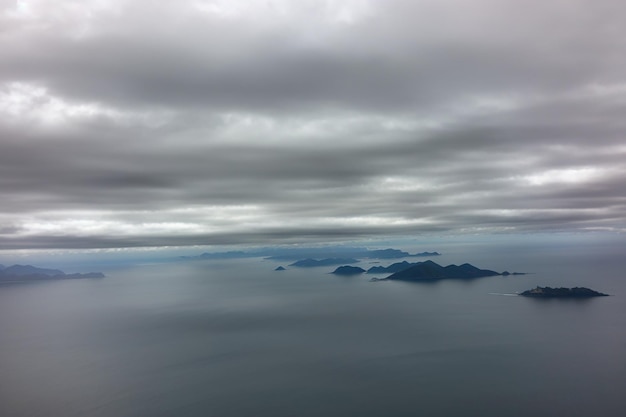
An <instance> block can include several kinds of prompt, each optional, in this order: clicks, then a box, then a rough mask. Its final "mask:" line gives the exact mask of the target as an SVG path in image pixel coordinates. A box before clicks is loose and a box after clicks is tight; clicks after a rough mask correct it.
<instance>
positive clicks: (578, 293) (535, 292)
mask: <svg viewBox="0 0 626 417" xmlns="http://www.w3.org/2000/svg"><path fill="white" fill-rule="evenodd" d="M520 295H521V296H524V297H535V298H588V297H606V296H608V294H603V293H601V292H597V291H594V290H591V289H589V288H585V287H574V288H550V287H536V288H533V289H532V290H528V291H524V292H522V293H520Z"/></svg>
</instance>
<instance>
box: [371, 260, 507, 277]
mask: <svg viewBox="0 0 626 417" xmlns="http://www.w3.org/2000/svg"><path fill="white" fill-rule="evenodd" d="M497 275H501V274H500V273H499V272H495V271H491V270H489V269H479V268H477V267H475V266H474V265H470V264H468V263H466V264H463V265H448V266H441V265H439V264H437V263H435V262H433V261H424V262H418V263H416V264H414V265H413V266H410V267H408V268H407V269H404V270H402V271H399V272H396V273H393V274H391V275H389V276H388V277H387V278H383V279H382V280H389V281H434V280H439V279H472V278H482V277H492V276H497Z"/></svg>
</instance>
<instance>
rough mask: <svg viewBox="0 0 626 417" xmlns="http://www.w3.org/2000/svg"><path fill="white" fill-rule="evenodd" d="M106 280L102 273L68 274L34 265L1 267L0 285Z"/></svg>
mask: <svg viewBox="0 0 626 417" xmlns="http://www.w3.org/2000/svg"><path fill="white" fill-rule="evenodd" d="M84 278H104V274H103V273H102V272H87V273H73V274H66V273H65V272H63V271H61V270H59V269H49V268H38V267H36V266H32V265H12V266H9V267H4V266H2V265H0V283H7V282H28V281H48V280H60V279H84Z"/></svg>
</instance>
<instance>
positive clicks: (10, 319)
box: [0, 247, 626, 417]
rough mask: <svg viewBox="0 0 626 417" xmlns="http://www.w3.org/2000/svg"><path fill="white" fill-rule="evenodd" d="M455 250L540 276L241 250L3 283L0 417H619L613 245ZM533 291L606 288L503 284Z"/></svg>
mask: <svg viewBox="0 0 626 417" xmlns="http://www.w3.org/2000/svg"><path fill="white" fill-rule="evenodd" d="M448 249H449V250H448V252H447V255H444V256H442V257H439V258H436V259H434V260H435V261H437V262H439V263H442V264H448V263H463V262H471V263H473V264H474V265H476V266H478V267H481V268H490V269H496V270H504V269H508V270H510V271H514V270H517V271H531V272H535V273H534V274H531V275H524V276H518V277H512V276H511V277H491V278H482V279H477V280H472V281H439V282H436V283H427V284H411V283H402V282H369V278H370V276H366V275H362V276H356V277H337V276H333V275H330V274H328V272H329V270H331V269H332V268H311V269H293V268H292V269H289V270H287V271H283V272H274V271H273V269H274V268H275V267H276V266H277V265H278V264H279V263H278V262H274V261H268V260H262V259H246V260H235V261H209V262H186V263H177V264H160V265H143V266H138V267H133V268H128V269H121V270H120V269H118V270H112V271H110V272H108V273H107V278H105V279H100V280H97V279H94V280H68V281H57V282H49V283H35V284H20V285H3V286H1V287H0V415H2V416H14V417H19V416H29V417H38V416H42V417H43V416H46V417H48V416H68V417H70V416H89V417H95V416H216V417H228V416H258V417H265V416H267V417H280V416H285V417H287V416H289V417H293V416H417V415H423V416H458V415H463V416H486V417H488V416H525V417H526V416H531V415H532V416H555V415H568V416H591V415H594V416H616V417H617V416H620V417H621V416H623V415H624V414H623V413H624V410H626V396H625V395H624V387H626V303H625V300H626V299H625V298H624V297H626V280H625V279H624V277H623V274H622V271H624V266H626V265H625V262H624V261H623V260H622V259H621V258H620V254H619V253H618V251H613V252H611V251H608V252H607V251H606V250H604V249H605V248H597V250H595V251H590V250H589V249H588V248H586V249H585V250H582V249H580V248H579V249H576V248H574V249H572V248H565V249H563V248H562V249H559V250H556V249H555V250H552V251H545V250H543V249H541V250H540V249H536V250H528V248H527V249H526V250H525V252H524V251H522V252H521V253H520V252H517V253H513V252H512V249H511V248H509V249H508V250H505V249H504V248H499V249H495V248H490V249H489V250H485V248H483V247H458V248H452V247H450V248H448ZM388 263H391V262H389V261H383V262H382V263H381V264H383V265H385V264H388ZM363 265H364V266H365V267H369V265H368V263H367V261H365V262H363ZM363 265H362V266H363ZM535 285H552V286H561V285H562V286H576V285H584V286H588V287H591V288H593V289H596V290H599V291H602V292H607V293H610V294H614V296H612V297H604V298H597V299H590V300H551V301H548V300H534V299H527V298H523V297H511V296H501V295H494V294H493V293H501V294H508V293H515V292H519V291H523V290H525V289H529V288H532V287H534V286H535Z"/></svg>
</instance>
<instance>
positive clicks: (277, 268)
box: [274, 265, 286, 271]
mask: <svg viewBox="0 0 626 417" xmlns="http://www.w3.org/2000/svg"><path fill="white" fill-rule="evenodd" d="M274 271H286V269H285V267H284V266H282V265H281V266H277V267H276V269H274Z"/></svg>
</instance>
